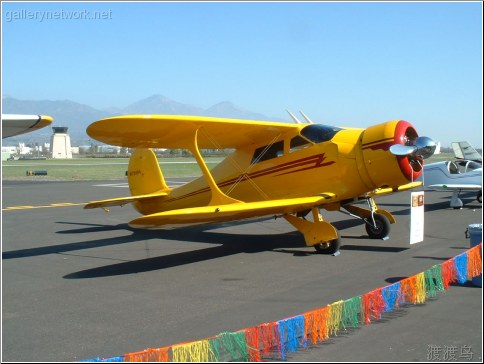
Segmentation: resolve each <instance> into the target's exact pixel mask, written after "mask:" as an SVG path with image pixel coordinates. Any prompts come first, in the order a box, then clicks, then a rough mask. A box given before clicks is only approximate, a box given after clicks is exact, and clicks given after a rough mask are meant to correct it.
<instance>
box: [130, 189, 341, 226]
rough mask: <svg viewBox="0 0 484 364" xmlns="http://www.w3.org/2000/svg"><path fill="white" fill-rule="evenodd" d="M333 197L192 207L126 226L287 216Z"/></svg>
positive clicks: (137, 220) (148, 216)
mask: <svg viewBox="0 0 484 364" xmlns="http://www.w3.org/2000/svg"><path fill="white" fill-rule="evenodd" d="M335 197H336V196H335V194H334V193H325V194H322V195H320V196H312V197H299V198H291V199H284V200H270V201H258V202H246V203H245V202H240V203H233V204H227V205H217V206H201V207H192V208H185V209H179V210H170V211H164V212H158V213H155V214H151V215H146V216H142V217H139V218H137V219H134V220H132V221H131V222H130V223H129V225H130V226H132V227H135V228H161V227H163V225H169V224H198V223H209V222H222V221H231V220H239V219H247V218H251V217H260V216H267V215H279V214H289V213H294V212H298V211H303V210H307V209H310V208H312V207H314V206H320V205H323V204H325V203H329V202H331V201H332V200H333V199H334V198H335Z"/></svg>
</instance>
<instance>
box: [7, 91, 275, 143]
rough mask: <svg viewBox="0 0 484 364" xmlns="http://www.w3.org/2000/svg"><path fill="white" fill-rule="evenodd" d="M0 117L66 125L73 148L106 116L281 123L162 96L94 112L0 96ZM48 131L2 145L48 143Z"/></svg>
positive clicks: (65, 102)
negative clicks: (38, 117)
mask: <svg viewBox="0 0 484 364" xmlns="http://www.w3.org/2000/svg"><path fill="white" fill-rule="evenodd" d="M2 113H3V114H43V115H50V116H52V117H53V118H54V123H53V124H52V126H66V127H68V133H69V135H70V136H71V142H72V145H86V144H89V142H90V138H89V136H88V135H87V134H86V128H87V127H88V126H89V124H91V123H92V122H94V121H96V120H98V119H102V118H105V117H109V116H117V115H130V114H165V115H200V116H214V117H225V118H234V119H249V120H273V121H281V119H275V118H270V117H267V116H265V115H263V114H258V113H255V112H252V111H248V110H243V109H241V108H239V107H237V106H235V105H234V104H233V103H231V102H229V101H223V102H220V103H218V104H216V105H214V106H212V107H210V108H208V109H203V108H201V107H197V106H193V105H188V104H183V103H180V102H177V101H174V100H172V99H169V98H167V97H165V96H162V95H152V96H150V97H147V98H145V99H142V100H139V101H137V102H135V103H133V104H130V105H128V106H126V107H111V108H109V109H106V110H97V109H95V108H93V107H91V106H88V105H84V104H80V103H77V102H74V101H70V100H55V101H54V100H41V101H34V100H19V99H16V98H13V97H11V96H5V95H4V96H3V97H2ZM51 135H52V130H51V129H47V128H44V129H40V130H38V131H36V132H32V133H28V134H23V135H20V136H17V137H12V138H8V139H5V140H4V141H3V142H4V144H7V143H8V144H16V143H18V142H20V141H23V142H28V143H45V142H49V141H50V136H51Z"/></svg>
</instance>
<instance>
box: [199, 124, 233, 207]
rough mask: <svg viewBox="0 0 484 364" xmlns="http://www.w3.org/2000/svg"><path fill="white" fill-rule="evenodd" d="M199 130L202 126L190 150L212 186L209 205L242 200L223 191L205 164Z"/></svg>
mask: <svg viewBox="0 0 484 364" xmlns="http://www.w3.org/2000/svg"><path fill="white" fill-rule="evenodd" d="M199 130H200V128H199V129H197V130H196V131H195V135H194V138H193V146H192V148H191V149H190V151H191V152H192V154H193V155H194V156H195V159H196V160H197V163H198V166H199V167H200V169H201V170H202V173H203V176H204V177H205V180H206V181H207V183H208V186H209V187H210V191H211V192H212V199H211V200H210V203H209V206H214V205H227V204H231V203H237V202H242V201H239V200H236V199H234V198H232V197H229V196H227V195H226V194H225V193H223V192H222V191H221V190H220V188H218V186H217V183H216V182H215V180H214V179H213V177H212V174H211V173H210V170H209V169H208V167H207V165H206V164H205V161H204V160H203V158H202V155H201V154H200V150H199V149H198V131H199Z"/></svg>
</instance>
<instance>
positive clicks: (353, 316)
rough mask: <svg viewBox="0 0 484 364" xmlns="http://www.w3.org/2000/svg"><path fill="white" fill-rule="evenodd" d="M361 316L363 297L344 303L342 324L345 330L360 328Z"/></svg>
mask: <svg viewBox="0 0 484 364" xmlns="http://www.w3.org/2000/svg"><path fill="white" fill-rule="evenodd" d="M360 315H361V296H356V297H352V298H350V299H348V300H346V301H343V311H342V313H341V324H342V325H343V328H344V329H346V328H348V327H359V326H360Z"/></svg>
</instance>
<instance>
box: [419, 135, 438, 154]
mask: <svg viewBox="0 0 484 364" xmlns="http://www.w3.org/2000/svg"><path fill="white" fill-rule="evenodd" d="M415 146H416V147H417V151H416V153H415V154H417V155H418V156H419V157H421V158H422V159H427V158H429V157H431V156H432V155H433V154H434V152H435V148H437V144H436V143H435V142H434V141H433V140H432V139H430V138H429V137H425V136H422V137H418V138H417V140H416V141H415Z"/></svg>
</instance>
